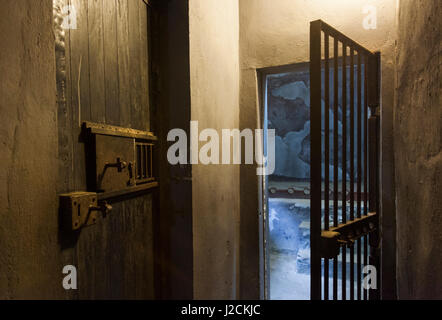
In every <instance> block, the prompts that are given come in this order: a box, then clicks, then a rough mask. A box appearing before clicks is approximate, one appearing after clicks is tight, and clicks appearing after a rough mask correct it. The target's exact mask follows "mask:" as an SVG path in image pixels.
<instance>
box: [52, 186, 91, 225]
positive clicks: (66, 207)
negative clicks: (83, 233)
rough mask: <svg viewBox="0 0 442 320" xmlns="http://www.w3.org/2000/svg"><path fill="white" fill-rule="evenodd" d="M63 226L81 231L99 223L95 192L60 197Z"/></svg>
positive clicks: (75, 193) (73, 193)
mask: <svg viewBox="0 0 442 320" xmlns="http://www.w3.org/2000/svg"><path fill="white" fill-rule="evenodd" d="M60 208H61V210H62V215H63V220H64V221H63V224H64V226H65V227H66V228H68V229H70V230H79V229H81V228H82V227H84V226H90V225H93V224H95V223H96V222H97V218H98V217H97V212H98V210H97V209H98V208H99V207H98V197H97V194H96V193H95V192H72V193H67V194H62V195H60Z"/></svg>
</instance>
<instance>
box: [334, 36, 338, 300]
mask: <svg viewBox="0 0 442 320" xmlns="http://www.w3.org/2000/svg"><path fill="white" fill-rule="evenodd" d="M333 49H334V55H333V60H334V69H333V77H334V80H333V90H334V98H333V104H334V109H333V120H334V121H333V166H334V167H333V169H334V170H333V171H334V172H333V225H334V226H335V227H337V226H338V192H339V189H338V187H339V185H338V182H339V181H338V180H339V179H338V178H339V177H338V166H339V163H338V162H339V161H338V158H339V154H338V151H339V145H338V142H339V140H338V134H339V132H338V126H339V122H338V120H339V119H338V99H339V95H338V92H339V91H338V81H339V78H338V72H339V70H338V39H337V38H336V37H335V38H334V45H333ZM337 299H338V257H335V258H334V261H333V300H337Z"/></svg>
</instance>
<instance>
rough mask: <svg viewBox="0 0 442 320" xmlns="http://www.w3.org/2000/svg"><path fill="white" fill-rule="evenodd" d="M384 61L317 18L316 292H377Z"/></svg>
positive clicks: (313, 33) (313, 37)
mask: <svg viewBox="0 0 442 320" xmlns="http://www.w3.org/2000/svg"><path fill="white" fill-rule="evenodd" d="M379 66H380V54H379V53H372V52H370V51H369V50H367V49H365V48H364V47H362V46H361V45H359V44H358V43H357V42H355V41H353V40H352V39H350V38H348V37H346V36H345V35H343V34H342V33H340V32H339V31H337V30H336V29H334V28H332V27H331V26H329V25H328V24H326V23H324V22H323V21H321V20H317V21H313V22H311V25H310V82H311V90H310V104H311V114H310V117H311V119H310V121H311V158H310V159H311V211H310V212H311V213H310V215H311V216H310V222H311V226H310V227H311V230H310V241H311V298H312V299H313V300H321V299H324V300H329V299H333V300H338V299H339V300H368V299H378V298H379V285H380V283H379V281H378V280H379V279H380V277H379V274H378V272H377V270H379V254H378V252H379V248H378V247H379V222H378V217H379V205H378V190H379V187H378V184H379V179H378V176H379V160H378V158H379V151H378V150H379V116H378V110H377V109H378V107H379V100H380V99H379V92H380V85H379V83H380V77H379V74H380V72H379ZM369 108H370V110H369ZM369 249H370V253H369V252H368V251H369ZM347 258H348V259H347ZM370 266H372V267H374V268H370ZM368 270H370V271H371V276H372V277H375V279H376V281H374V280H373V279H372V278H370V279H369V280H370V281H369V280H367V279H366V278H365V273H366V272H367V271H368ZM373 270H374V274H373ZM373 282H374V283H373ZM364 284H365V285H364Z"/></svg>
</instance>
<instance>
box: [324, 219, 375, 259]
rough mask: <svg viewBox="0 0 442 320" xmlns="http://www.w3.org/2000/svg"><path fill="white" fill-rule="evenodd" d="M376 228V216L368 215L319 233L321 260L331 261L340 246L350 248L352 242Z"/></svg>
mask: <svg viewBox="0 0 442 320" xmlns="http://www.w3.org/2000/svg"><path fill="white" fill-rule="evenodd" d="M377 228H378V214H377V213H369V214H368V215H366V216H362V217H361V218H357V219H354V220H352V221H349V222H347V223H344V224H340V225H339V226H337V227H334V228H330V230H324V231H322V232H321V241H320V253H321V258H325V259H333V258H335V257H336V256H337V255H338V254H339V251H340V248H341V247H342V246H349V247H351V246H352V245H353V244H354V242H355V241H356V240H358V239H360V238H362V237H363V236H366V235H368V234H370V233H372V232H374V231H376V229H377Z"/></svg>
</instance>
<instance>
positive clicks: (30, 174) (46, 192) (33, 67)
mask: <svg viewBox="0 0 442 320" xmlns="http://www.w3.org/2000/svg"><path fill="white" fill-rule="evenodd" d="M0 12H1V13H2V17H1V19H0V43H1V44H2V49H1V50H0V121H1V125H0V146H1V147H0V148H1V149H0V163H2V170H0V298H2V299H25V298H26V299H32V298H39V299H47V298H60V297H63V296H64V290H63V288H62V286H61V280H62V277H61V276H62V273H61V271H62V263H61V257H60V255H59V249H58V242H57V235H58V233H57V230H58V219H57V214H58V213H57V212H58V208H57V203H56V200H57V191H56V186H57V181H56V179H57V167H58V165H57V143H58V142H57V122H56V118H57V113H56V111H57V106H56V95H55V93H56V82H55V51H54V46H55V45H54V34H53V31H52V1H51V0H42V1H1V2H0Z"/></svg>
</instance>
